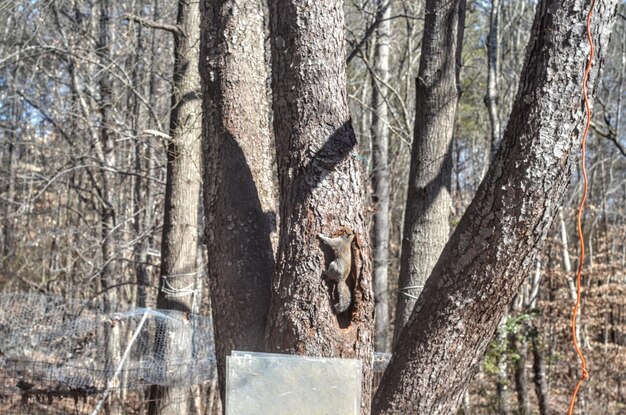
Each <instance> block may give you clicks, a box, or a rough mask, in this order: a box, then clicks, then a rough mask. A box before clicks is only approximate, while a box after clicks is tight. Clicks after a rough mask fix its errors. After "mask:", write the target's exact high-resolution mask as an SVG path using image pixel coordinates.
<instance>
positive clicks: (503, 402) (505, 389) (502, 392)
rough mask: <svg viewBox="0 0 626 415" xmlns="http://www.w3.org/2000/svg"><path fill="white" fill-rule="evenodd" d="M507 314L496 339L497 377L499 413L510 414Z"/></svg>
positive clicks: (499, 327)
mask: <svg viewBox="0 0 626 415" xmlns="http://www.w3.org/2000/svg"><path fill="white" fill-rule="evenodd" d="M507 316H508V315H507V314H506V313H505V314H504V316H503V317H502V319H501V320H500V323H499V324H498V330H497V331H496V341H497V348H498V375H497V379H496V396H497V398H498V414H499V415H508V414H509V413H510V408H509V370H508V366H509V365H508V351H509V350H508V349H509V342H508V339H507V335H506V320H507Z"/></svg>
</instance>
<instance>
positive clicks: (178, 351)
mask: <svg viewBox="0 0 626 415" xmlns="http://www.w3.org/2000/svg"><path fill="white" fill-rule="evenodd" d="M177 27H178V29H179V30H180V32H179V33H177V34H176V35H175V37H174V43H175V45H174V82H173V84H172V104H171V112H170V131H169V133H170V138H169V140H170V141H169V144H168V149H167V180H166V184H165V208H164V219H163V235H162V241H161V275H160V278H159V291H158V294H157V308H159V309H168V310H177V311H181V312H185V313H191V312H197V304H196V301H197V300H198V287H197V276H198V264H197V244H198V242H197V241H198V205H199V202H200V185H201V152H200V148H201V147H200V137H201V128H202V121H201V120H202V117H201V115H202V112H201V104H202V102H201V98H200V74H199V72H198V62H199V53H200V8H199V6H198V3H197V2H194V1H191V0H179V2H178V16H177ZM168 325H169V323H168V322H166V321H164V322H162V325H161V326H160V327H158V328H157V339H156V342H155V343H156V349H157V350H156V354H157V359H159V360H160V361H161V362H162V367H161V369H162V370H164V371H167V370H168V365H170V364H171V365H180V364H181V362H183V364H188V363H189V362H191V361H192V332H191V329H185V330H178V331H177V332H176V335H174V336H172V335H170V334H171V333H168V330H170V329H171V328H169V327H168ZM189 391H190V389H189V387H188V386H181V387H164V386H157V385H155V386H153V387H152V390H151V393H150V398H151V399H150V408H149V412H150V414H160V415H166V414H171V415H177V414H180V415H182V414H186V413H187V410H188V407H189V403H190V402H189V400H190V398H191V396H190V393H189Z"/></svg>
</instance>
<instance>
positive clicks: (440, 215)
mask: <svg viewBox="0 0 626 415" xmlns="http://www.w3.org/2000/svg"><path fill="white" fill-rule="evenodd" d="M464 16H465V2H464V0H454V1H449V2H443V1H438V0H430V1H427V2H426V8H425V22H424V37H423V40H422V54H421V56H420V67H419V72H418V75H417V80H416V108H417V111H416V114H415V131H414V137H413V147H412V150H411V169H410V172H409V187H408V195H407V201H406V208H405V212H404V228H403V231H402V253H401V259H400V278H399V282H398V287H399V294H398V305H397V310H396V324H395V335H394V338H395V340H396V341H397V339H398V338H399V336H400V333H401V332H402V329H403V328H404V326H405V324H407V322H408V321H409V317H410V315H411V311H412V310H413V306H414V305H415V301H416V300H417V298H418V297H419V294H420V292H421V291H422V288H423V286H424V284H425V282H426V279H427V278H428V276H429V275H430V272H431V270H432V268H433V266H434V265H435V262H436V261H437V258H438V257H439V254H440V253H441V250H442V249H443V247H444V245H445V243H446V241H447V240H448V237H449V233H450V223H449V216H450V213H451V210H452V200H451V198H450V192H451V183H452V134H453V131H454V120H455V116H456V109H457V103H458V99H459V94H460V84H459V76H458V75H459V70H460V67H459V66H458V65H459V64H460V55H461V49H462V37H463V31H464V24H463V22H464Z"/></svg>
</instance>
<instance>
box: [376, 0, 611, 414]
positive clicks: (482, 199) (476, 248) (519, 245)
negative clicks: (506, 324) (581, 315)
mask: <svg viewBox="0 0 626 415" xmlns="http://www.w3.org/2000/svg"><path fill="white" fill-rule="evenodd" d="M614 6H615V2H614V1H613V0H608V1H603V0H602V1H598V2H597V3H596V7H595V10H594V19H593V21H592V27H591V30H592V33H593V34H594V39H595V41H596V45H597V48H596V52H597V58H596V59H597V60H596V61H597V62H600V61H601V59H602V57H603V56H604V53H605V47H606V45H607V43H608V37H609V33H610V30H611V22H612V16H613V13H614ZM587 7H588V3H587V2H586V1H584V0H565V1H561V0H544V1H541V2H540V3H539V5H538V6H537V12H536V15H535V21H534V23H533V28H532V34H531V37H530V39H531V41H530V44H529V45H528V48H527V56H526V62H525V65H524V69H523V70H522V78H521V81H520V82H521V83H520V87H519V90H518V94H517V97H516V100H515V104H514V108H513V111H512V116H511V119H510V121H509V123H508V126H507V128H506V132H505V134H504V139H503V142H502V145H501V147H500V149H499V151H498V153H497V155H496V158H495V159H494V162H493V163H492V165H491V167H490V169H489V171H488V172H487V175H486V177H485V179H484V180H483V182H482V184H481V185H480V187H479V189H478V192H477V194H476V197H475V198H474V200H473V202H472V203H471V205H470V206H469V208H468V209H467V212H466V213H465V215H464V216H463V218H462V219H461V222H460V223H459V225H458V227H457V228H456V230H455V232H454V234H453V235H452V237H451V239H450V241H449V242H448V244H447V245H446V247H445V249H444V251H443V253H442V255H441V257H440V259H439V261H438V262H437V264H436V265H435V267H434V269H433V272H432V275H431V276H430V278H429V279H428V281H427V282H426V286H425V288H424V291H423V292H422V294H421V295H420V297H419V300H418V301H417V304H416V306H415V309H414V311H413V313H412V315H411V318H410V321H409V323H408V324H407V326H406V328H405V330H404V331H403V333H402V335H401V337H400V340H399V342H398V344H397V347H396V352H395V353H394V356H393V358H392V360H391V362H390V364H389V367H388V368H387V371H386V372H385V375H384V377H383V380H382V382H381V385H380V387H379V389H378V392H377V394H376V397H375V399H374V413H375V414H391V413H394V414H397V413H419V414H449V413H453V412H454V411H455V409H456V408H457V407H458V405H459V403H460V401H461V398H462V396H463V393H464V391H465V389H466V388H467V386H468V384H469V382H470V380H471V379H472V377H473V376H474V374H475V373H476V370H477V368H478V364H479V362H480V359H481V358H482V356H483V355H484V353H485V350H486V348H487V346H488V344H489V342H490V340H491V338H492V336H493V334H494V332H495V330H496V327H497V325H498V322H499V321H500V318H501V317H502V315H503V314H504V313H505V312H506V310H507V307H508V305H509V304H510V302H511V300H512V298H513V297H514V295H515V293H517V291H518V288H519V285H520V284H521V282H522V281H523V279H524V277H525V276H526V275H527V271H528V269H529V267H530V266H531V265H532V264H533V261H534V257H535V255H536V254H537V253H538V252H539V250H540V248H541V244H542V242H543V240H544V239H545V237H546V234H547V232H548V230H549V229H550V225H551V224H552V220H553V219H554V216H555V215H556V213H557V211H558V206H559V203H560V201H561V198H562V196H563V193H564V191H565V189H566V186H567V183H568V181H569V178H570V176H571V174H572V170H573V167H574V163H575V159H576V157H571V155H572V153H573V154H576V153H577V152H578V146H579V145H580V137H581V132H582V118H583V117H582V116H583V112H582V109H581V103H582V99H581V86H580V85H581V82H582V77H583V64H584V62H586V60H587V56H586V54H587V52H588V50H589V48H588V45H587V41H586V36H585V33H584V24H583V23H584V21H585V16H586V12H587ZM597 74H598V66H595V67H594V69H593V71H592V73H591V81H592V83H593V81H594V80H595V79H597Z"/></svg>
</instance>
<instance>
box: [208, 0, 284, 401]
mask: <svg viewBox="0 0 626 415" xmlns="http://www.w3.org/2000/svg"><path fill="white" fill-rule="evenodd" d="M201 10H202V47H201V50H202V58H201V63H200V70H201V76H202V81H203V92H204V100H203V109H204V131H203V136H204V139H203V153H204V158H205V161H204V163H205V164H204V166H205V173H204V179H205V181H204V209H205V220H206V222H205V235H206V241H207V252H208V276H209V286H210V290H211V304H212V307H213V321H214V327H215V342H216V351H217V358H218V373H219V380H220V391H221V393H222V398H224V395H223V394H224V368H225V366H224V365H225V356H227V355H228V354H230V351H231V350H233V349H236V350H246V351H262V350H263V349H264V342H265V326H266V318H267V314H268V311H269V307H270V297H271V284H272V275H273V273H274V254H273V247H272V235H273V233H274V229H275V225H276V224H275V222H276V219H275V218H276V213H275V212H276V204H277V203H276V194H275V185H274V182H275V175H274V169H273V168H272V160H273V157H272V151H271V149H272V134H271V129H270V119H269V109H270V106H269V98H268V94H267V90H266V87H265V85H266V80H267V77H268V74H267V70H266V65H265V55H264V48H263V42H264V37H263V34H264V25H263V13H262V8H261V2H259V1H258V0H241V1H209V0H203V1H202V2H201Z"/></svg>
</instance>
